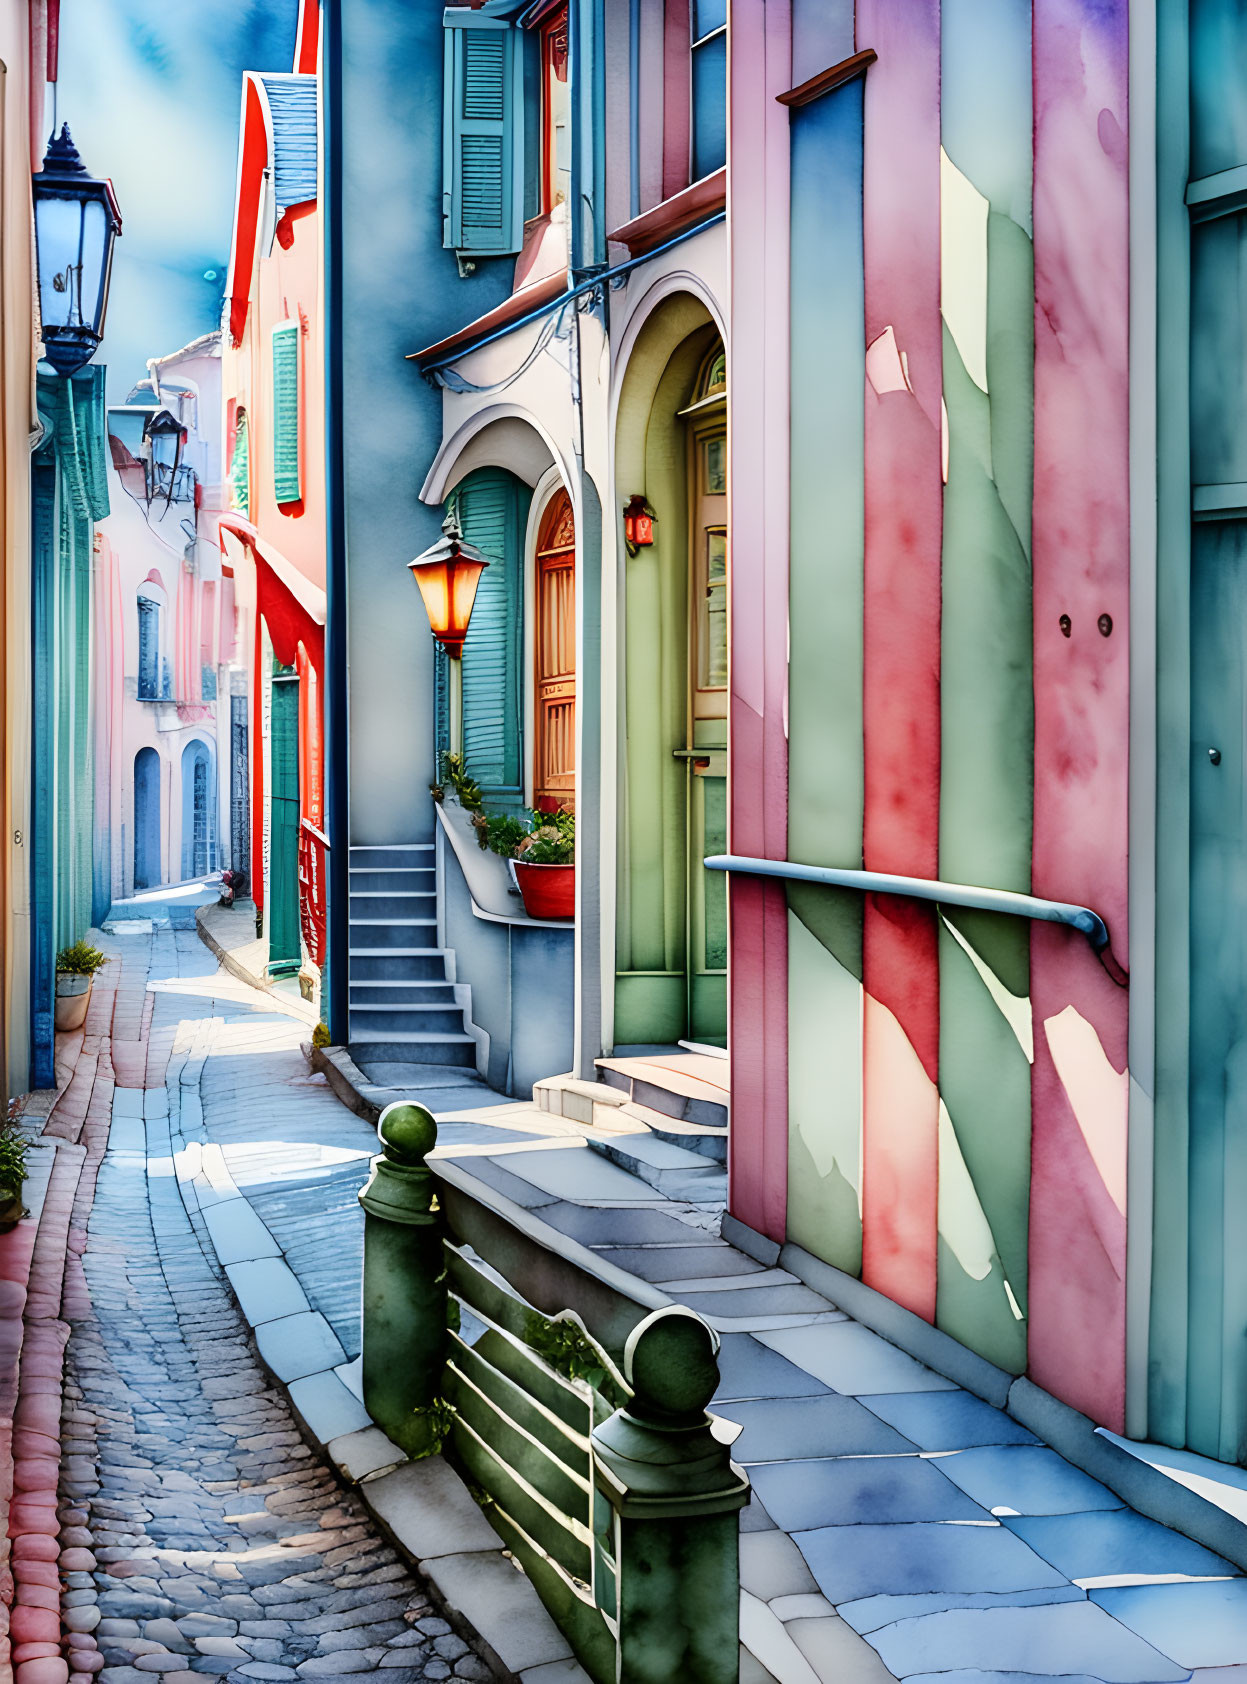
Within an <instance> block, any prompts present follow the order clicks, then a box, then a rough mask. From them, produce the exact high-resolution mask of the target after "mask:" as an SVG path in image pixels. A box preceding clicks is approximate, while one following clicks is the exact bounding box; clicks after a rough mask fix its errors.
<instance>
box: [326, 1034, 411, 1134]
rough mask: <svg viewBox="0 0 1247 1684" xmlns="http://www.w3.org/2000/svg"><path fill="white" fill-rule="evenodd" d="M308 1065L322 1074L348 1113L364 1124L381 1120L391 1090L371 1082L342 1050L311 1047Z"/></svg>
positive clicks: (388, 1101)
mask: <svg viewBox="0 0 1247 1684" xmlns="http://www.w3.org/2000/svg"><path fill="white" fill-rule="evenodd" d="M308 1062H309V1064H310V1065H311V1067H312V1069H313V1070H318V1071H320V1072H322V1073H323V1075H324V1077H325V1080H326V1081H327V1082H328V1083H329V1086H330V1087H331V1088H332V1089H333V1091H334V1093H336V1094H337V1096H338V1098H339V1099H340V1100H341V1101H342V1103H343V1105H345V1106H346V1108H347V1110H348V1111H354V1113H355V1115H356V1116H357V1117H362V1118H363V1119H364V1121H365V1122H366V1123H376V1122H379V1121H380V1118H381V1113H382V1111H384V1110H385V1108H386V1106H387V1105H388V1104H389V1103H390V1099H391V1097H392V1095H391V1093H390V1090H389V1088H379V1087H377V1086H376V1084H375V1083H373V1082H370V1081H369V1080H368V1078H367V1076H365V1075H364V1072H363V1071H362V1070H361V1069H360V1067H359V1065H358V1064H356V1063H355V1061H354V1059H353V1058H352V1057H351V1055H350V1053H349V1052H347V1050H346V1048H345V1047H313V1048H312V1051H311V1057H310V1058H309V1060H308ZM374 1096H375V1097H374Z"/></svg>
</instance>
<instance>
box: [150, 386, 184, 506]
mask: <svg viewBox="0 0 1247 1684" xmlns="http://www.w3.org/2000/svg"><path fill="white" fill-rule="evenodd" d="M185 444H186V428H185V427H183V425H182V423H181V422H180V421H179V420H178V418H177V416H176V415H171V414H170V412H169V411H168V410H167V409H158V410H157V411H156V413H155V414H154V415H149V416H148V417H147V420H146V421H145V422H144V423H143V457H144V461H145V463H146V465H147V470H148V471H147V506H148V508H150V507H151V504H152V498H153V497H155V495H156V493H157V492H158V491H163V492H164V493H165V511H166V513H167V512H168V509H169V506H170V504H171V503H172V502H173V498H174V493H175V492H176V491H177V490H178V489H183V490H185V489H188V486H187V485H186V484H185V483H184V484H183V485H182V486H181V487H179V481H178V470H179V469H180V468H181V466H182V450H183V447H184V446H185ZM188 477H189V476H187V475H183V476H182V479H183V481H184V482H186V481H187V480H188ZM189 489H190V490H191V496H194V490H193V487H189ZM182 500H183V499H181V498H179V501H182ZM186 500H187V501H189V499H186Z"/></svg>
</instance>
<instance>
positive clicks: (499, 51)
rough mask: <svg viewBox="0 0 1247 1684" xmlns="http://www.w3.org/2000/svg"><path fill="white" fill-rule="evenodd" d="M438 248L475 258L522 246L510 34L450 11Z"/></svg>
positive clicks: (515, 53) (519, 100)
mask: <svg viewBox="0 0 1247 1684" xmlns="http://www.w3.org/2000/svg"><path fill="white" fill-rule="evenodd" d="M444 23H445V94H444V101H445V103H444V110H443V127H442V137H443V160H442V169H443V192H442V209H443V212H444V215H445V236H444V241H443V243H444V244H445V245H447V246H450V247H452V248H453V249H454V250H455V251H461V252H471V253H475V254H476V255H478V256H482V257H491V256H495V257H496V256H502V255H504V254H506V253H508V252H517V251H519V249H520V246H521V244H522V243H523V206H524V184H523V177H522V172H523V167H524V139H523V87H522V83H521V81H520V71H521V62H520V61H521V54H520V52H519V50H518V47H517V42H516V32H515V30H514V28H513V27H512V26H511V25H510V24H509V23H506V22H504V21H503V20H501V19H499V18H488V17H482V16H481V15H480V14H479V13H477V12H469V11H467V10H466V9H456V10H455V11H450V12H447V13H446V14H445V18H444Z"/></svg>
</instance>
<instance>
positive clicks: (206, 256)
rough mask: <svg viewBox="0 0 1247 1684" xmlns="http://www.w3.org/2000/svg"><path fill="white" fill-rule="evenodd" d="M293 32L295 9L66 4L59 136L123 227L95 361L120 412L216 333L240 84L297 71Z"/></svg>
mask: <svg viewBox="0 0 1247 1684" xmlns="http://www.w3.org/2000/svg"><path fill="white" fill-rule="evenodd" d="M296 20H297V5H296V0H62V5H61V57H60V81H59V84H58V87H57V90H56V117H57V123H58V125H59V124H60V123H62V122H68V124H69V128H70V132H71V134H72V135H73V137H74V141H75V143H76V145H77V147H78V149H79V151H80V152H81V153H82V157H83V161H84V163H85V164H86V166H87V168H88V169H89V170H90V171H91V173H92V175H107V176H111V177H112V180H113V186H114V187H115V189H116V192H117V199H118V202H119V204H120V206H121V214H122V219H123V223H124V231H123V234H122V237H121V239H119V240H118V242H117V248H116V256H115V258H114V262H113V282H112V292H111V295H110V299H109V307H108V320H107V323H106V333H105V338H104V344H103V348H102V349H101V351H100V352H99V354H98V357H97V361H99V362H106V363H107V364H108V370H109V381H108V385H109V401H110V402H112V403H121V402H123V401H124V399H125V395H126V392H127V390H128V389H129V387H130V386H132V385H133V384H134V382H135V381H137V380H141V379H143V378H144V377H145V376H146V373H147V366H146V364H147V358H148V357H155V356H162V355H164V354H165V353H167V352H169V351H175V350H177V348H178V347H179V346H180V345H184V344H186V342H187V341H188V340H190V339H194V338H195V337H196V335H197V334H200V333H207V332H209V331H211V330H212V329H213V328H216V327H218V326H219V325H220V312H221V299H222V295H223V292H224V287H225V269H226V264H227V262H228V260H229V240H230V226H231V221H232V217H233V202H234V181H235V173H236V157H237V148H238V113H239V108H240V104H241V83H242V73H243V71H244V70H289V69H290V68H291V66H292V63H293V59H294V37H295V26H296ZM50 115H51V114H50V112H49V116H50ZM209 270H214V271H215V278H214V279H212V280H207V279H205V274H206V272H207V271H209Z"/></svg>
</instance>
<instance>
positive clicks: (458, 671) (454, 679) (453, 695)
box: [446, 650, 463, 755]
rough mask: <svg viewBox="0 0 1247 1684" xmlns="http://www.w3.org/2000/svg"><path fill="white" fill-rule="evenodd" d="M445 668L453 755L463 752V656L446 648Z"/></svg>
mask: <svg viewBox="0 0 1247 1684" xmlns="http://www.w3.org/2000/svg"><path fill="white" fill-rule="evenodd" d="M446 670H447V679H448V685H447V688H448V691H449V694H448V696H447V701H448V703H449V707H448V712H449V714H450V718H449V721H448V724H449V727H450V730H449V736H450V752H451V753H452V754H454V755H461V754H462V753H463V657H462V655H453V654H451V653H450V651H449V650H447V659H446Z"/></svg>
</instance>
